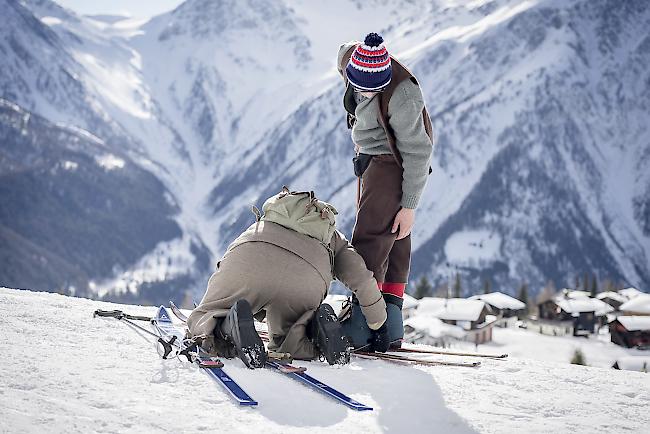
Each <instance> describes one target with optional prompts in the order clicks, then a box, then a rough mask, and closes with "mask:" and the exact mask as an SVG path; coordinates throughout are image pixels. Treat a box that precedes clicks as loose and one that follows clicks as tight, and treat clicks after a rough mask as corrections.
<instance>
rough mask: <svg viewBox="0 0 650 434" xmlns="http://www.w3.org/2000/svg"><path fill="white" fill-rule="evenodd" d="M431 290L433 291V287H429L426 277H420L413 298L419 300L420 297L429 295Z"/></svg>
mask: <svg viewBox="0 0 650 434" xmlns="http://www.w3.org/2000/svg"><path fill="white" fill-rule="evenodd" d="M431 290H433V286H431V283H430V282H429V279H427V276H425V275H422V277H420V280H418V283H417V284H416V285H415V294H413V296H414V297H415V298H416V299H418V300H420V299H422V297H427V296H428V295H430V294H431Z"/></svg>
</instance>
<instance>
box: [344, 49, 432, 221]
mask: <svg viewBox="0 0 650 434" xmlns="http://www.w3.org/2000/svg"><path fill="white" fill-rule="evenodd" d="M356 43H357V42H348V43H346V44H343V45H342V46H341V48H340V49H339V58H338V64H340V61H341V58H342V57H343V55H344V54H345V52H346V51H347V49H348V48H349V47H350V46H351V45H354V44H356ZM355 98H356V100H357V108H356V110H355V113H354V114H355V117H356V119H357V121H356V123H355V125H354V127H353V128H352V141H353V142H354V143H355V145H357V146H358V147H359V150H360V152H361V153H363V154H369V155H382V154H390V153H391V152H390V148H389V147H388V138H387V137H386V132H385V131H384V129H383V128H382V127H381V125H380V124H379V121H378V120H377V116H378V115H379V99H378V98H377V97H376V95H375V96H374V97H372V98H365V97H363V96H362V95H361V94H360V93H355ZM423 108H424V99H423V97H422V92H421V90H420V87H419V86H418V85H417V84H415V83H413V82H411V80H404V81H403V82H402V83H400V84H399V86H397V88H396V89H395V92H394V93H393V96H392V97H391V99H390V102H389V104H388V122H389V124H390V126H391V127H392V128H393V131H394V133H395V138H396V146H397V149H398V150H399V152H400V154H401V155H402V160H403V161H402V167H403V168H404V174H403V175H402V202H401V203H402V207H404V208H411V209H414V208H417V206H418V203H419V201H420V196H421V195H422V191H423V190H424V186H425V185H426V183H427V178H428V175H429V165H430V160H431V151H432V147H431V140H430V139H429V136H428V135H427V133H426V130H425V129H424V122H423V120H422V109H423Z"/></svg>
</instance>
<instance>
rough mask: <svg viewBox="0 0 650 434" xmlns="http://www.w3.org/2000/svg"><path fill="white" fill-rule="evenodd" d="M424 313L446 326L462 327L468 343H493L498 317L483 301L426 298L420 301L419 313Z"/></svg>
mask: <svg viewBox="0 0 650 434" xmlns="http://www.w3.org/2000/svg"><path fill="white" fill-rule="evenodd" d="M424 312H428V313H429V314H430V315H431V316H433V317H435V318H438V319H440V320H441V321H442V322H443V323H445V324H450V325H455V326H458V327H460V328H461V329H462V330H464V331H465V340H466V341H469V342H472V343H474V344H476V345H479V344H483V343H486V342H490V341H492V327H494V325H495V323H496V320H497V317H496V316H494V315H492V314H491V311H490V308H489V307H488V305H487V304H485V303H484V302H483V301H481V300H470V299H466V298H449V299H446V298H435V297H425V298H423V299H422V300H420V303H419V306H418V312H417V313H418V314H421V313H424Z"/></svg>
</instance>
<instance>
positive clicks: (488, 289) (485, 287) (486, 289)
mask: <svg viewBox="0 0 650 434" xmlns="http://www.w3.org/2000/svg"><path fill="white" fill-rule="evenodd" d="M490 292H492V284H491V283H490V279H488V278H486V279H485V281H484V282H483V294H489V293H490Z"/></svg>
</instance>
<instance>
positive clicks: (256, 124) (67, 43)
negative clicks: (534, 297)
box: [0, 0, 650, 297]
mask: <svg viewBox="0 0 650 434" xmlns="http://www.w3.org/2000/svg"><path fill="white" fill-rule="evenodd" d="M0 3H1V4H2V6H3V10H6V11H7V13H6V14H3V16H2V17H1V18H0V20H2V21H1V22H2V23H3V26H0V36H1V37H0V51H2V53H3V56H2V58H1V59H0V72H1V73H0V91H1V93H0V97H3V98H5V99H7V100H9V101H11V102H14V103H17V104H19V105H20V106H21V107H23V108H24V109H26V110H27V111H30V112H34V113H36V114H41V115H43V116H45V117H46V118H47V119H48V120H50V121H54V122H57V123H66V124H74V125H77V126H80V127H82V128H84V129H85V130H88V131H90V132H91V133H92V134H94V135H96V136H98V137H100V138H101V139H102V140H104V141H105V142H106V143H108V144H110V145H111V146H114V147H115V148H116V149H120V150H121V151H124V152H129V153H131V154H133V157H134V159H135V160H136V161H139V162H141V163H142V165H143V167H144V168H145V169H146V170H147V171H150V172H151V173H153V174H154V175H155V176H156V177H158V178H159V179H160V180H161V182H162V183H163V184H164V185H165V187H166V190H167V191H169V194H170V195H171V199H172V201H173V202H174V203H175V204H177V206H178V208H179V213H178V215H177V216H176V217H175V218H176V222H177V224H178V226H179V227H180V229H181V231H182V233H183V236H182V238H181V239H182V242H178V243H176V244H174V245H165V246H162V248H157V249H154V250H152V251H150V252H149V253H147V254H145V255H143V256H142V257H141V258H140V259H139V260H137V261H133V262H132V263H131V264H129V265H128V266H126V267H120V269H119V270H116V272H115V273H114V275H113V276H111V278H108V279H106V278H104V277H103V276H94V277H95V281H93V288H94V289H93V290H92V291H94V294H95V295H97V296H99V295H105V296H108V297H111V296H114V297H117V296H118V294H117V293H114V292H113V291H112V289H113V288H115V287H117V288H120V289H119V291H118V292H119V293H122V291H123V289H124V288H131V289H133V291H134V292H135V293H137V291H138V288H140V287H143V286H151V285H163V286H164V285H166V283H165V281H164V273H155V272H153V273H152V272H150V270H151V269H152V268H155V267H152V266H151V264H152V263H155V262H156V261H158V260H159V258H164V256H165V255H168V256H169V258H170V260H173V261H175V262H176V263H180V262H183V263H184V264H185V267H186V269H185V270H176V274H175V275H176V276H179V275H191V274H192V270H191V267H192V266H193V265H192V264H194V263H195V262H196V261H197V260H199V259H200V257H203V256H205V252H204V249H203V248H202V249H200V250H201V251H200V252H198V253H197V251H196V249H194V248H193V247H192V246H206V247H207V248H208V249H209V250H210V252H209V256H210V257H211V258H210V259H211V260H212V261H211V262H214V259H216V258H217V257H219V256H220V254H221V253H222V252H223V251H224V249H225V248H226V246H227V245H228V243H229V242H230V241H231V240H232V239H233V237H234V236H236V235H237V234H238V233H239V232H240V231H241V230H242V229H243V228H245V227H246V226H247V225H248V224H250V222H251V221H252V215H251V214H250V212H249V209H250V204H252V203H256V204H257V205H260V204H261V201H262V200H263V199H264V198H266V197H268V196H269V195H270V194H273V193H275V192H277V191H278V190H279V188H281V186H282V185H283V184H288V185H290V186H291V187H292V188H296V189H309V190H311V189H313V190H315V191H316V192H317V193H318V195H319V196H320V197H321V198H323V199H325V200H330V201H332V202H333V203H334V204H335V205H336V206H337V208H338V209H339V211H340V226H341V227H342V228H343V229H344V230H345V231H346V232H348V233H349V231H350V229H351V226H352V223H353V219H354V208H353V207H354V194H355V187H354V180H353V176H352V173H351V167H350V158H351V143H350V139H349V133H348V131H347V130H346V129H345V127H344V125H343V116H342V108H341V104H340V100H341V96H342V90H343V89H342V87H341V83H340V79H339V77H338V76H337V74H336V72H335V69H334V62H335V55H336V50H337V48H338V44H340V43H341V42H344V41H346V40H350V39H354V38H360V37H362V36H363V35H364V34H365V33H367V32H369V31H374V30H376V31H380V32H382V33H383V35H384V36H385V38H386V40H387V44H388V47H389V49H390V51H391V52H392V53H394V54H395V55H396V56H397V57H399V58H400V59H402V60H404V61H405V62H406V64H407V65H408V66H409V67H411V68H412V69H413V70H414V72H415V73H416V75H417V76H418V77H419V79H420V82H421V83H422V88H423V91H424V95H425V98H426V101H427V105H428V107H429V111H430V114H431V116H432V121H433V124H434V128H435V130H436V134H437V137H438V140H437V146H436V149H435V153H434V162H433V166H434V173H433V175H432V176H431V177H430V181H429V185H428V187H427V189H426V191H425V194H424V197H423V199H422V203H421V206H420V208H419V210H418V216H417V219H418V225H417V226H416V229H415V233H414V241H413V242H414V260H413V267H412V270H413V271H412V274H413V276H414V277H415V278H417V277H419V276H420V275H423V274H427V275H428V276H429V277H431V278H432V279H433V280H434V283H441V282H443V281H445V280H446V279H447V274H448V271H449V270H448V269H446V268H445V267H444V265H445V264H447V263H449V264H450V265H451V267H454V268H455V271H458V272H459V273H460V274H461V275H462V277H463V282H465V288H466V289H476V288H479V287H481V286H482V284H483V281H484V280H485V279H489V280H491V281H492V284H493V287H495V288H498V289H500V290H503V291H505V292H512V291H513V290H514V289H515V288H516V287H518V286H519V285H520V284H521V282H523V281H526V282H528V283H529V284H530V287H531V289H532V290H533V291H536V290H537V289H538V288H539V287H541V285H543V284H544V283H546V281H548V280H549V279H550V280H553V281H555V283H556V286H558V287H560V286H565V285H566V284H569V283H570V284H572V283H573V282H574V279H575V276H576V275H581V276H582V275H584V274H585V273H594V274H596V275H598V277H599V279H600V280H601V281H602V280H604V279H610V280H612V281H616V282H624V283H627V284H630V285H636V286H639V287H641V288H645V287H647V286H648V285H650V202H649V199H648V198H650V175H649V174H648V171H647V170H644V168H645V167H647V165H648V163H649V162H650V147H649V146H650V145H649V143H650V132H649V130H648V124H649V122H648V112H649V107H648V105H647V104H648V103H647V101H648V100H649V99H648V98H647V96H648V95H650V86H649V85H648V83H649V81H648V79H647V71H648V70H650V48H649V47H650V39H649V37H648V36H647V32H645V31H644V29H646V28H647V26H648V24H650V6H649V4H648V3H647V2H644V1H629V2H618V1H615V0H595V1H591V0H582V1H576V2H566V1H563V0H494V1H488V0H484V1H455V0H453V1H452V0H439V1H435V2H428V3H426V4H423V3H421V2H411V1H406V0H403V1H398V2H388V1H385V0H372V1H367V2H358V1H355V0H336V1H332V2H327V4H325V3H323V4H321V5H315V4H314V3H313V2H309V1H304V0H263V1H255V2H253V1H224V2H211V1H207V0H188V1H186V2H185V3H183V4H182V5H180V6H179V7H178V8H177V9H175V10H174V11H171V12H169V13H165V14H162V15H160V16H157V17H154V18H153V19H151V20H149V21H146V22H143V21H134V20H118V21H112V20H99V19H93V18H87V17H79V16H77V15H75V14H74V13H73V12H71V11H68V10H65V9H63V8H60V7H58V6H56V5H55V4H54V3H52V2H50V1H48V0H25V1H23V2H16V1H8V0H0ZM123 194H125V195H126V194H128V191H124V192H123ZM50 235H51V236H52V237H56V236H57V234H55V233H53V234H50ZM161 250H162V253H161ZM178 258H182V261H178V260H176V259H178ZM163 261H164V260H163ZM204 274H205V275H203V276H200V277H198V278H196V279H192V280H191V281H187V282H184V283H183V285H182V286H183V288H173V287H171V286H169V287H168V288H167V290H174V289H175V290H177V291H179V292H183V291H185V290H190V291H193V292H194V294H195V295H196V296H198V295H199V294H200V293H201V292H202V290H203V289H204V285H205V282H206V280H207V277H208V276H207V273H204ZM62 286H65V282H60V281H57V282H52V288H53V289H54V288H59V287H62Z"/></svg>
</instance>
